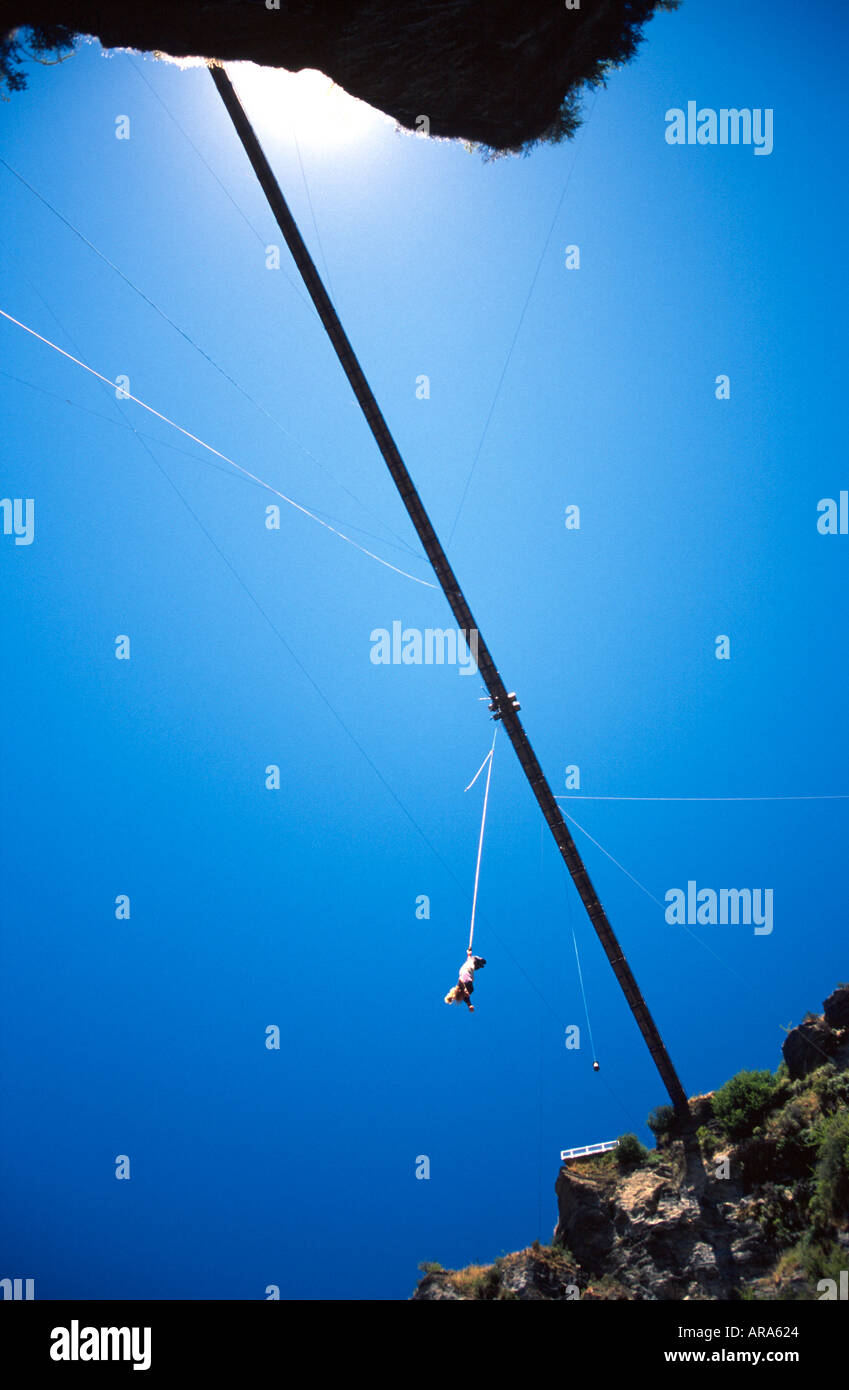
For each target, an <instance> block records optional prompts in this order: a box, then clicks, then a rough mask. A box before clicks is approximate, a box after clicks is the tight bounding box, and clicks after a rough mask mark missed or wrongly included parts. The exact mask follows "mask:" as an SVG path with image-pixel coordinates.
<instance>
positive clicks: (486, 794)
mask: <svg viewBox="0 0 849 1390" xmlns="http://www.w3.org/2000/svg"><path fill="white" fill-rule="evenodd" d="M497 733H498V724H497V723H496V725H495V732H494V733H493V735H492V747H491V748H490V750H489V752H488V753H487V755H486V757H485V758H484V760H483V762H482V763H481V765H480V767H479V768H478V771H477V772H476V773H475V775H474V777H473V778H472V780H471V782H470V783H469V787H473V786H474V784H475V782H476V781H477V780H478V778H479V777H480V775H481V773H482V772H483V770H484V767H485V766H486V764H487V763H489V767H488V769H487V774H486V791H485V792H484V794H483V815H482V816H481V833H480V839H479V840H478V862H477V867H476V868H475V891H474V895H473V897H472V925H471V927H470V929H469V950H470V951H471V949H472V942H473V941H474V939H475V912H476V911H477V906H478V880H479V879H480V873H481V855H482V853H483V832H484V827H485V826H486V807H487V802H488V801H489V782H490V778H491V777H492V757H493V754H494V752H495V739H496V735H497ZM469 787H466V791H468V790H469Z"/></svg>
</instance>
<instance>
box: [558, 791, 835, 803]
mask: <svg viewBox="0 0 849 1390" xmlns="http://www.w3.org/2000/svg"><path fill="white" fill-rule="evenodd" d="M554 800H555V801H849V792H834V793H829V794H828V795H826V796H585V795H584V793H583V792H580V793H576V794H575V795H574V796H555V798H554Z"/></svg>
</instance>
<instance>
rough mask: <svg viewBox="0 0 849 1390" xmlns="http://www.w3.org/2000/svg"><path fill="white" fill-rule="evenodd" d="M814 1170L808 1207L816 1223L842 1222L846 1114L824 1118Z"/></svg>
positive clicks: (847, 1200) (848, 1133)
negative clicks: (811, 1195)
mask: <svg viewBox="0 0 849 1390" xmlns="http://www.w3.org/2000/svg"><path fill="white" fill-rule="evenodd" d="M824 1135H825V1137H824V1139H823V1142H822V1147H821V1148H820V1154H819V1158H818V1160H817V1166H816V1171H815V1174H814V1200H813V1202H812V1204H811V1210H812V1213H813V1215H814V1216H815V1218H817V1222H818V1225H819V1226H820V1227H822V1225H823V1224H828V1223H831V1222H834V1223H842V1222H843V1221H845V1220H846V1217H847V1216H849V1114H847V1113H846V1111H842V1112H840V1113H839V1114H837V1115H833V1116H832V1118H831V1119H830V1120H828V1121H826V1124H825V1126H824Z"/></svg>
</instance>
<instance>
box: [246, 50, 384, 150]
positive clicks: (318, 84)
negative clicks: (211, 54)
mask: <svg viewBox="0 0 849 1390" xmlns="http://www.w3.org/2000/svg"><path fill="white" fill-rule="evenodd" d="M226 70H227V73H228V76H229V77H230V80H231V82H232V83H233V86H234V87H235V88H236V91H237V93H238V95H239V99H240V101H241V102H242V104H243V106H244V108H245V111H246V112H247V114H248V119H249V120H250V121H251V122H252V123H253V124H255V125H256V126H257V127H259V128H261V129H262V132H263V135H264V136H265V137H266V138H270V139H273V138H274V137H275V136H276V137H278V138H281V139H282V138H290V137H291V135H292V133H293V132H294V134H295V135H297V138H298V143H299V145H300V146H301V147H302V148H312V149H336V148H339V147H341V146H344V145H351V144H355V143H357V142H358V141H362V140H364V139H366V138H367V137H368V136H369V135H371V134H373V133H374V132H375V131H376V130H377V129H378V128H379V127H380V126H381V125H385V124H386V123H387V122H389V123H390V124H394V122H392V120H391V117H389V116H385V115H383V113H382V112H380V111H375V110H374V108H373V107H371V106H367V105H366V104H365V102H364V101H357V100H356V99H355V98H354V97H351V96H348V94H347V92H343V91H342V89H341V87H337V86H336V84H335V82H332V81H331V79H330V78H329V77H325V76H324V74H323V73H320V72H313V71H312V70H310V69H305V70H304V71H302V72H281V71H279V70H275V69H274V68H260V67H257V66H256V65H255V64H254V63H228V64H227V69H226Z"/></svg>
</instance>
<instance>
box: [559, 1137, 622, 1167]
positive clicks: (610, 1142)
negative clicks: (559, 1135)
mask: <svg viewBox="0 0 849 1390" xmlns="http://www.w3.org/2000/svg"><path fill="white" fill-rule="evenodd" d="M618 1146H619V1140H618V1139H606V1140H605V1141H604V1143H603V1144H585V1145H584V1146H583V1148H581V1149H563V1150H562V1151H561V1154H560V1158H561V1160H562V1161H563V1162H564V1163H565V1162H566V1160H567V1159H568V1158H588V1157H589V1155H590V1154H606V1153H609V1152H610V1150H611V1149H615V1148H618Z"/></svg>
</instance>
